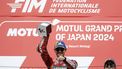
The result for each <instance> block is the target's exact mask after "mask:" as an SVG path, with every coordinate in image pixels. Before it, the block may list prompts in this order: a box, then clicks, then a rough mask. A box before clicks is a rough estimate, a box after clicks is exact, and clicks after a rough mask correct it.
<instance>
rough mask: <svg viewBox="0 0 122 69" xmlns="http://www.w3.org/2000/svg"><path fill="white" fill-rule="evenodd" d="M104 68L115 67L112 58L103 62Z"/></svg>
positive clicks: (112, 68) (111, 68) (113, 68)
mask: <svg viewBox="0 0 122 69" xmlns="http://www.w3.org/2000/svg"><path fill="white" fill-rule="evenodd" d="M104 69H116V64H115V62H114V61H113V60H111V59H109V60H107V61H106V62H105V64H104Z"/></svg>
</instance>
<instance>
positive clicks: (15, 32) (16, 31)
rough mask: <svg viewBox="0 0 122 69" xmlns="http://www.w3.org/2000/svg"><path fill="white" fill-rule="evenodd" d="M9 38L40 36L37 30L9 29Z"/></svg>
mask: <svg viewBox="0 0 122 69" xmlns="http://www.w3.org/2000/svg"><path fill="white" fill-rule="evenodd" d="M7 36H21V37H24V36H35V37H37V36H39V35H38V33H37V31H36V28H19V29H18V28H9V29H8V32H7Z"/></svg>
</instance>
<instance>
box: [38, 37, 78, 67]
mask: <svg viewBox="0 0 122 69" xmlns="http://www.w3.org/2000/svg"><path fill="white" fill-rule="evenodd" d="M48 39H49V35H48V36H47V37H45V36H44V37H43V38H42V41H41V43H40V44H39V45H38V52H39V53H41V57H42V59H43V61H44V63H45V64H46V66H47V68H48V69H76V67H77V62H76V61H75V60H70V59H68V58H66V57H65V59H64V60H62V61H60V60H57V59H56V60H55V61H53V60H52V58H51V57H50V55H49V54H48V51H47V43H48Z"/></svg>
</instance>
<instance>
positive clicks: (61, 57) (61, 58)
mask: <svg viewBox="0 0 122 69" xmlns="http://www.w3.org/2000/svg"><path fill="white" fill-rule="evenodd" d="M57 60H59V61H63V60H65V57H64V56H59V57H58V58H57Z"/></svg>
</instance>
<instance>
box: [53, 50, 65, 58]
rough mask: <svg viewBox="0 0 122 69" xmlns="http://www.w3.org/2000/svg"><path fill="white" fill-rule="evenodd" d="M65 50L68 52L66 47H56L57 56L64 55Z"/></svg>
mask: <svg viewBox="0 0 122 69" xmlns="http://www.w3.org/2000/svg"><path fill="white" fill-rule="evenodd" d="M65 52H66V49H64V48H56V49H55V53H56V55H57V57H59V56H64V55H65Z"/></svg>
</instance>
